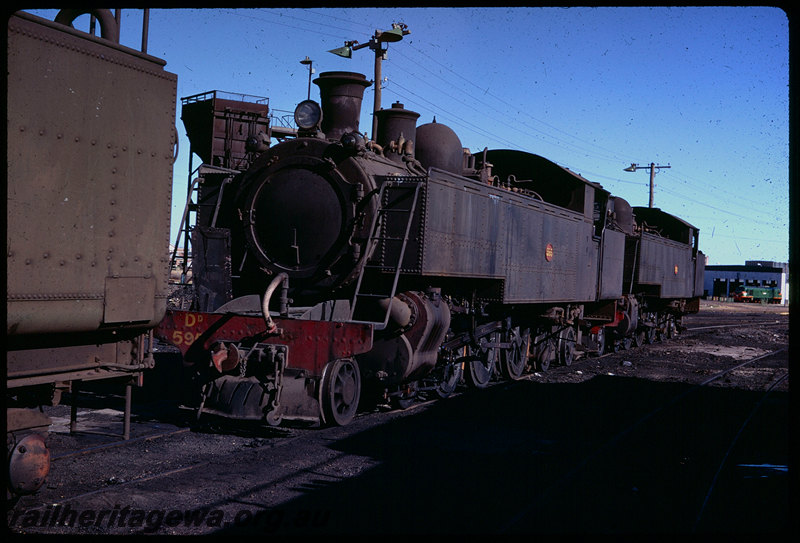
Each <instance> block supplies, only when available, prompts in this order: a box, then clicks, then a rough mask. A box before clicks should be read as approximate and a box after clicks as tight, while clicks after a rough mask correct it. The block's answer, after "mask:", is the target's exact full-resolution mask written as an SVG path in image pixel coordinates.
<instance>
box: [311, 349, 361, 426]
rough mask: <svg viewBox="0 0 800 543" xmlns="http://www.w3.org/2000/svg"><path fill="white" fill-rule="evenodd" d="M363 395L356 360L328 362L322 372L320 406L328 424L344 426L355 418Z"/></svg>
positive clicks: (324, 419)
mask: <svg viewBox="0 0 800 543" xmlns="http://www.w3.org/2000/svg"><path fill="white" fill-rule="evenodd" d="M360 397H361V373H360V372H359V370H358V364H357V363H356V361H355V360H350V359H347V358H345V359H340V360H334V361H333V362H328V364H326V366H325V369H324V370H323V372H322V384H321V386H320V400H319V403H320V408H321V409H322V417H323V421H324V422H325V423H326V424H338V425H339V426H344V425H346V424H348V423H349V422H350V421H352V420H353V417H355V414H356V410H357V409H358V400H359V398H360Z"/></svg>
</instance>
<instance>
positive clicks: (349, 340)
mask: <svg viewBox="0 0 800 543" xmlns="http://www.w3.org/2000/svg"><path fill="white" fill-rule="evenodd" d="M315 83H316V84H317V85H318V87H319V89H320V96H321V100H320V102H321V103H320V104H317V103H316V102H315V101H312V100H306V101H303V102H301V103H300V104H299V105H298V107H297V109H296V111H295V121H296V124H297V127H298V128H297V131H296V133H291V134H283V135H282V136H283V137H282V138H281V139H282V141H281V142H280V143H278V144H277V145H274V146H269V141H270V133H269V130H270V129H269V126H268V125H266V124H265V123H263V122H259V115H254V114H253V111H252V110H249V108H250V106H249V105H248V104H246V103H241V104H239V106H240V107H239V110H240V111H241V115H240V116H239V118H236V119H233V118H230V119H229V120H231V121H232V123H231V127H232V128H234V130H231V131H230V133H231V134H233V133H235V134H237V136H236V137H227V138H225V142H226V143H224V144H223V145H222V147H221V148H220V151H219V152H218V153H215V152H213V148H214V146H215V145H216V144H209V141H211V140H213V139H214V137H215V136H214V135H213V130H209V129H208V127H207V126H204V125H203V123H199V124H198V123H197V120H198V117H197V116H196V115H195V114H196V113H198V112H200V113H199V114H200V116H201V117H202V115H208V111H210V110H214V109H215V108H217V106H215V105H214V103H213V100H216V97H213V99H209V100H211V101H209V100H200V101H197V100H195V101H193V102H192V103H186V104H184V110H183V114H182V118H183V120H184V124H185V125H186V127H187V131H188V135H189V138H190V141H192V145H193V147H195V146H196V147H197V148H198V149H200V148H202V149H203V151H202V152H201V157H202V158H203V160H204V162H207V164H204V165H203V166H201V167H200V168H199V169H198V172H199V175H198V178H197V179H196V180H195V183H196V187H197V194H198V196H197V206H196V211H197V218H196V222H195V224H194V226H193V228H192V236H193V241H192V248H193V255H192V256H193V266H194V268H193V282H194V287H195V291H196V294H197V297H196V300H195V306H194V310H192V311H176V312H170V313H169V314H168V316H167V318H166V319H165V320H164V322H162V324H161V325H160V326H159V328H158V330H157V334H158V335H159V337H161V338H163V339H167V340H170V341H172V342H173V343H175V344H176V345H177V346H178V347H179V348H181V351H182V352H183V354H184V357H185V360H186V361H187V363H188V364H190V365H192V366H193V368H194V378H195V380H196V383H197V384H198V387H199V391H200V393H199V396H198V398H199V402H200V404H199V408H200V409H201V411H205V412H210V413H216V414H218V415H223V416H226V417H232V418H238V419H256V420H266V421H267V422H269V423H270V424H277V423H279V422H280V421H281V420H283V419H284V418H301V419H303V418H308V419H317V418H321V419H322V421H323V422H328V423H336V424H346V423H348V422H349V421H350V420H351V419H352V417H353V416H354V414H355V412H356V409H357V407H358V404H359V399H360V398H361V397H362V396H365V397H366V396H367V395H369V396H371V397H373V398H374V397H383V398H388V399H389V400H392V401H393V402H395V403H396V404H397V405H400V406H405V405H408V404H409V403H410V402H412V401H414V399H415V398H416V397H417V395H418V394H419V393H420V392H423V391H425V392H428V393H435V394H438V395H439V396H441V397H446V396H447V395H449V394H450V393H452V392H453V390H454V389H455V387H456V386H457V384H458V383H459V382H461V381H462V379H463V380H465V381H466V382H467V383H468V384H470V385H471V386H475V387H479V388H480V387H485V386H487V385H488V383H489V382H490V380H491V379H493V378H494V377H495V376H498V375H502V376H503V377H505V378H507V379H519V378H520V377H522V376H523V375H524V374H525V372H526V371H529V370H531V369H539V370H546V369H547V368H548V366H549V365H550V364H551V363H560V364H564V365H569V364H571V363H572V361H573V359H574V357H575V356H576V354H578V353H579V352H580V351H582V352H583V353H589V354H591V353H598V354H601V353H603V352H605V351H606V350H608V349H617V348H627V347H629V346H631V345H641V344H642V343H644V342H646V341H654V340H656V339H657V338H659V337H671V336H672V335H673V334H674V333H675V332H676V331H677V329H678V328H679V327H680V324H681V318H682V316H683V315H684V314H686V313H690V312H696V311H697V310H698V309H699V296H700V295H701V294H702V277H703V269H704V260H705V259H704V256H703V254H702V252H701V251H699V249H698V231H697V229H696V228H694V227H693V226H692V225H690V224H688V223H686V222H685V221H683V220H681V219H679V218H677V217H674V216H672V215H670V214H668V213H665V212H663V211H661V210H659V209H655V208H641V207H631V206H630V205H629V204H628V203H627V202H626V201H625V200H623V199H621V198H618V197H615V196H613V195H611V194H610V193H609V192H608V191H606V190H605V189H603V188H602V186H600V185H599V184H597V183H593V182H591V181H589V180H587V179H585V178H583V177H582V176H580V175H577V174H575V173H573V172H571V171H569V170H567V169H565V168H563V167H561V166H559V165H557V164H555V163H553V162H551V161H549V160H547V159H545V158H543V157H540V156H538V155H535V154H531V153H527V152H522V151H516V150H489V149H484V150H483V151H481V152H478V153H476V154H473V153H471V152H469V151H468V150H467V149H464V148H463V147H462V145H461V142H460V140H459V138H458V136H457V135H456V134H455V133H454V132H453V131H452V130H451V129H450V128H448V127H447V126H445V125H443V124H440V123H437V122H435V119H434V121H433V122H431V123H427V124H423V125H420V126H417V118H418V117H419V114H417V113H415V112H413V111H409V110H406V109H405V108H404V107H403V106H402V104H399V103H398V104H394V105H392V107H391V108H389V109H381V110H380V111H377V112H376V113H375V114H376V115H377V117H378V123H377V127H378V129H377V135H376V136H375V140H374V141H373V140H368V139H367V138H366V137H365V136H364V135H362V134H361V133H360V132H359V129H358V124H359V117H360V110H361V102H362V98H363V92H364V89H365V88H366V87H368V86H369V85H371V83H370V82H369V81H367V80H366V78H365V77H364V76H363V75H361V74H356V73H351V72H326V73H322V74H320V76H319V78H318V79H316V80H315ZM232 105H236V104H225V106H226V108H225V109H226V111H228V112H230V111H237V108H236V107H228V106H232ZM218 109H220V110H221V109H222V108H221V107H220V108H218ZM203 110H206V111H205V112H203ZM262 118H263V116H262ZM220 158H221V159H222V160H221V163H220V164H214V163H211V162H216V161H218V160H219V159H220ZM233 158H236V161H235V162H236V164H234V161H233ZM276 293H279V294H277V295H276ZM362 392H365V393H366V394H362Z"/></svg>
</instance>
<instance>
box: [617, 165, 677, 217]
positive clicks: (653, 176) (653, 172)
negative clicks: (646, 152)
mask: <svg viewBox="0 0 800 543" xmlns="http://www.w3.org/2000/svg"><path fill="white" fill-rule="evenodd" d="M669 167H670V166H669V165H667V166H656V163H655V162H651V163H650V166H637V165H636V164H634V163H632V164H631V165H630V166H629V167H627V168H625V169H624V170H622V171H625V172H635V171H636V170H644V169H645V168H650V206H649V207H653V186H654V181H655V179H656V170H657V169H659V168H669Z"/></svg>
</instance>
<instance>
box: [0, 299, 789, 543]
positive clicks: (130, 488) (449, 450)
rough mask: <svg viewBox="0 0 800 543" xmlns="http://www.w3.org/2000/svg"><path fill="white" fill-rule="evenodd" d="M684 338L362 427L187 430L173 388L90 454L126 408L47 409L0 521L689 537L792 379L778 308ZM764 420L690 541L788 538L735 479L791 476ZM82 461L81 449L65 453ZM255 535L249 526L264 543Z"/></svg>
mask: <svg viewBox="0 0 800 543" xmlns="http://www.w3.org/2000/svg"><path fill="white" fill-rule="evenodd" d="M684 324H685V325H686V326H687V330H685V331H684V332H683V333H681V334H680V335H679V336H678V337H676V338H674V339H671V340H665V341H662V342H657V343H653V344H650V345H644V346H643V347H641V348H638V349H631V350H625V351H619V352H616V353H612V354H606V355H604V356H602V357H586V358H579V359H576V360H575V361H574V362H573V363H572V364H571V365H570V366H552V365H551V367H550V369H549V370H548V371H547V372H544V373H533V374H530V375H528V376H526V377H525V379H524V380H522V381H521V382H516V383H513V384H509V383H502V382H501V383H497V385H496V386H491V387H489V389H487V390H484V391H478V392H477V393H475V394H472V393H470V392H469V391H461V392H463V393H459V394H456V395H454V397H452V398H450V399H447V400H444V401H434V402H425V403H422V404H418V405H416V406H414V407H412V408H410V409H408V410H405V411H392V412H377V413H365V414H363V415H362V416H359V417H357V418H356V420H355V421H353V423H352V424H351V425H349V426H347V427H343V428H339V427H334V428H322V429H316V428H309V429H304V428H293V427H286V428H284V427H281V428H274V429H267V430H263V429H262V430H259V431H258V432H255V433H251V432H248V431H244V429H239V430H238V431H236V430H232V429H230V428H228V429H226V430H225V431H213V430H211V429H209V428H205V429H202V430H198V429H190V428H189V427H188V426H187V425H186V421H185V420H182V419H181V417H177V418H176V417H175V416H174V415H175V413H173V412H171V411H169V410H164V409H163V407H164V405H163V401H162V402H157V401H154V398H156V397H157V396H159V395H160V396H162V400H163V399H164V398H166V397H167V396H168V395H169V394H168V391H167V390H165V389H159V390H161V393H160V394H159V393H157V391H156V392H154V391H153V390H149V391H147V390H137V392H136V393H135V394H134V417H133V419H134V425H133V428H132V437H133V438H134V440H133V441H132V442H131V443H130V444H128V445H126V446H119V447H111V448H101V447H99V446H100V445H102V444H104V443H108V442H109V441H111V440H113V439H115V438H111V437H108V436H101V435H95V434H92V433H88V432H87V430H91V429H93V427H94V426H95V425H96V426H97V429H101V428H103V427H107V428H108V429H113V430H114V431H117V432H118V431H119V415H120V412H119V411H118V410H117V409H116V407H117V404H118V403H119V401H118V399H115V400H114V402H116V403H113V404H112V403H108V399H105V397H104V396H102V395H97V396H94V397H93V396H90V395H88V394H87V396H86V397H84V398H83V400H84V405H82V407H81V410H80V414H79V420H82V423H81V429H82V432H81V433H79V434H76V435H74V436H73V435H71V434H69V431H68V416H69V406H68V405H62V406H58V407H55V408H51V409H50V410H49V413H50V415H51V416H52V417H54V427H53V431H52V433H51V436H50V439H49V445H50V446H51V447H52V452H53V454H54V455H56V456H62V458H61V459H59V460H57V461H54V464H53V468H52V470H51V473H50V476H49V477H48V481H47V483H46V484H45V485H44V486H43V487H42V489H41V490H40V491H39V492H38V493H37V494H36V495H34V496H26V497H24V498H23V499H22V500H20V502H19V503H18V504H17V506H16V507H15V508H14V509H12V510H9V511H7V517H8V527H9V529H10V531H11V532H13V533H16V534H68V535H77V534H93V535H97V534H105V535H111V534H123V533H124V534H133V533H146V534H152V533H159V534H168V533H172V534H180V535H194V534H199V533H216V534H218V535H222V534H225V533H227V532H226V530H227V529H232V528H231V527H228V522H227V521H228V520H230V519H233V518H238V516H240V515H241V514H243V513H242V512H244V513H248V512H250V513H252V514H254V515H255V514H256V513H258V514H265V513H270V514H276V515H277V514H280V515H284V517H283V518H284V520H286V519H287V518H290V517H289V516H290V515H295V514H298V515H299V514H300V513H305V512H309V511H311V512H324V513H325V514H326V515H328V516H326V517H325V520H326V522H327V524H326V525H325V526H324V527H320V528H319V529H316V528H315V529H314V530H311V529H308V530H307V531H309V532H311V533H315V534H317V535H322V534H326V533H337V532H344V533H347V532H353V531H355V532H357V533H393V532H398V533H399V532H403V533H405V532H407V531H409V530H411V531H413V532H414V533H429V534H430V533H438V532H443V533H472V534H476V533H482V532H486V533H489V532H492V533H494V531H495V530H496V529H498V527H502V526H505V525H506V524H507V523H509V522H512V521H513V523H512V524H508V526H509V528H508V529H509V532H510V533H513V532H520V533H532V532H536V533H541V532H547V533H553V532H555V533H598V532H600V533H614V532H626V533H650V532H660V533H665V532H667V533H676V532H677V533H682V532H686V531H689V530H691V528H692V526H693V523H694V522H695V520H694V519H695V516H696V515H697V511H698V510H700V505H699V503H700V501H699V500H700V499H701V498H702V497H703V496H704V495H706V492H707V491H708V490H707V485H708V481H710V480H711V476H713V475H714V473H715V470H716V469H717V467H718V462H719V454H721V452H722V453H724V452H725V448H726V447H728V446H729V440H730V435H732V432H735V431H736V430H737V428H738V425H740V424H741V419H740V418H737V417H739V416H740V415H736V416H733V415H732V413H733V412H734V411H736V410H737V409H739V408H740V407H741V409H744V407H746V406H745V403H746V402H745V401H744V400H748V401H750V398H751V397H754V396H759V393H757V392H753V391H763V390H766V389H769V388H770V387H773V385H774V390H776V391H779V392H787V391H788V387H789V381H788V379H783V380H781V378H782V377H783V376H785V375H786V373H787V369H788V360H789V355H788V352H787V350H786V349H788V346H789V315H788V308H786V307H783V306H760V305H751V304H746V305H745V304H734V303H723V302H710V301H708V302H706V301H704V302H703V303H702V305H701V310H700V313H698V314H696V315H692V316H689V317H687V318H686V319H685V321H684ZM731 325H733V326H731ZM781 349H783V351H781V352H779V353H777V354H772V355H768V356H764V358H763V359H761V360H759V361H757V362H756V363H754V364H750V365H747V366H743V367H741V368H738V369H734V368H735V367H736V366H737V365H739V364H741V363H742V362H743V361H744V360H749V359H752V358H753V357H756V356H761V355H767V354H768V353H770V352H772V351H779V350H781ZM726 370H727V371H728V373H726V374H725V376H724V377H723V378H722V379H718V380H716V381H714V384H713V386H714V387H716V388H714V389H713V390H708V391H706V394H698V395H695V396H693V400H692V401H695V402H698V403H697V404H696V405H695V404H690V406H689V407H686V409H687V411H688V412H691V413H693V414H694V413H704V414H707V416H704V417H696V416H692V417H688V418H686V417H684V416H683V415H682V413H683V411H680V410H678V411H677V412H676V413H674V420H673V419H670V418H653V419H652V420H650V419H647V420H648V422H649V424H648V425H647V426H646V427H637V432H635V433H634V432H630V433H628V432H627V430H625V431H624V432H623V430H624V429H625V428H627V427H628V426H627V425H629V424H630V422H631V421H632V420H637V418H640V417H643V414H646V413H650V412H652V410H653V406H654V405H656V404H658V402H659V401H661V400H663V399H664V398H667V397H670V396H671V395H673V394H674V393H675V392H677V391H680V390H688V389H690V388H692V387H691V386H689V387H687V386H685V385H687V384H688V385H694V384H697V383H701V382H703V381H705V380H707V379H709V377H711V376H714V375H717V374H718V373H720V372H722V371H726ZM615 377H630V378H631V379H617V378H615ZM166 381H167V382H168V381H169V380H166ZM548 383H556V384H559V385H573V384H577V383H580V385H579V386H559V385H557V386H548V385H547V384H548ZM173 386H174V382H173ZM173 393H174V391H173ZM778 396H780V397H782V398H785V397H786V396H787V395H786V394H780V395H778ZM104 399H105V401H106V402H107V403H105V404H104V403H103V402H102V401H101V400H104ZM89 400H92V402H91V403H85V402H87V401H89ZM145 400H150V401H145ZM775 405H778V404H775ZM158 406H160V408H159V409H155V407H158ZM111 407H114V408H113V409H112V408H111ZM774 408H775V406H774V405H773V404H772V403H770V404H768V405H765V408H764V409H765V410H767V411H765V416H766V417H767V421H766V422H764V421H761V422H758V421H756V420H753V421H752V422H751V424H749V425H748V428H750V429H753V430H754V431H755V430H761V429H766V430H767V433H766V434H761V433H758V432H756V433H754V434H753V437H752V439H746V436H742V438H741V440H740V442H741V444H744V443H745V442H746V443H753V444H754V445H753V450H754V451H756V452H752V451H751V450H750V449H747V448H745V449H746V453H747V454H746V455H743V456H742V457H741V458H738V457H737V458H736V459H734V458H731V459H730V460H729V462H728V463H727V464H728V465H731V466H733V468H732V470H733V476H734V477H733V478H732V479H731V478H725V477H720V479H719V483H718V490H717V491H715V492H714V493H713V496H712V500H711V501H710V503H709V507H708V509H706V510H705V513H704V516H703V519H704V523H705V524H703V525H702V526H701V528H700V531H701V532H704V531H710V532H725V533H742V532H746V533H761V532H773V531H774V530H778V531H780V530H782V527H783V526H784V523H785V522H786V518H788V498H787V497H786V496H787V494H788V491H787V490H786V489H785V488H784V485H785V484H786V483H785V480H786V477H785V475H784V474H783V472H775V473H772V474H771V475H770V476H769V477H766V476H763V475H761V476H759V477H758V478H754V477H749V475H748V476H747V477H745V478H742V476H740V475H739V471H742V470H745V469H746V468H744V467H742V466H751V465H755V464H758V466H761V468H759V469H762V468H763V469H766V468H764V467H763V466H765V465H767V462H768V466H778V467H782V466H785V465H787V461H786V460H785V459H784V458H783V455H784V453H785V451H784V449H785V446H786V444H785V438H784V434H783V433H781V432H776V425H777V428H783V426H782V425H783V424H784V422H783V420H784V418H786V414H785V413H783V412H778V413H777V415H776V413H775V412H773V411H768V410H769V409H774ZM154 409H155V410H154ZM665 413H666V412H665ZM718 413H723V414H724V415H725V416H722V415H720V414H718ZM712 415H713V416H712ZM778 415H780V417H784V418H780V417H778ZM667 416H668V415H666V414H665V415H664V417H667ZM742 416H743V415H742ZM706 419H708V420H706ZM729 419H730V420H729ZM642 420H645V419H642ZM708 421H711V422H713V424H711V425H710V427H712V428H717V427H723V429H726V428H727V427H726V425H728V426H730V425H733V426H732V427H731V428H727V430H729V432H728V433H725V434H724V435H723V433H719V435H718V433H716V432H711V433H708V427H707V426H703V424H704V423H705V422H708ZM776 421H779V422H776ZM640 431H641V432H640ZM621 432H623V433H621ZM161 433H163V434H164V435H163V437H157V438H152V439H151V438H149V437H147V436H148V435H158V434H161ZM640 434H641V435H640ZM620 436H624V439H623V438H622V437H620ZM765 436H766V437H765ZM116 439H118V438H116ZM609 443H611V444H615V445H614V446H613V447H611V446H609V445H608V444H609ZM617 444H618V445H617ZM93 447H97V450H92V449H93ZM742 448H743V447H739V448H737V450H741V449H742ZM77 449H82V452H81V453H79V454H74V455H73V454H70V453H71V451H74V450H77ZM592 451H595V452H594V453H592ZM720 451H721V452H720ZM776 451H777V452H776ZM734 452H736V451H734ZM589 453H592V454H591V455H590V454H589ZM756 453H757V454H756ZM587 455H588V456H587ZM410 459H413V460H411V463H410V462H409V460H410ZM765 459H766V460H765ZM756 460H757V462H756ZM411 464H413V465H414V468H413V470H411V469H410V467H409V466H410V465H411ZM747 469H751V470H753V469H756V468H747ZM736 470H738V471H736ZM773 471H774V470H773ZM726 473H727V472H726ZM748 473H749V472H748ZM465 474H469V475H468V476H465ZM723 475H724V474H723ZM731 481H732V482H731ZM726 483H727V484H730V485H732V486H724V484H726ZM754 485H757V486H754ZM599 495H602V496H603V499H602V500H597V499H596V498H597V496H599ZM344 496H346V497H347V500H349V501H347V500H343V497H344ZM487 496H492V499H490V500H487V499H486V497H487ZM717 500H723V501H722V502H719V501H717ZM55 504H62V505H60V506H58V507H61V508H62V509H64V508H66V507H67V505H69V507H71V509H72V510H73V511H81V512H84V511H89V512H98V511H104V510H109V511H111V512H114V511H118V512H120V514H121V512H122V511H127V510H128V509H131V510H133V509H135V510H137V511H138V510H143V511H148V512H150V513H159V512H164V511H172V510H173V509H175V510H184V509H185V510H187V511H189V510H192V511H194V510H201V509H202V508H210V509H213V510H214V511H220V512H221V514H223V513H224V515H225V519H226V523H225V526H226V527H228V528H223V529H221V530H220V529H218V528H214V529H212V528H208V527H205V526H192V527H189V526H183V525H181V526H172V525H170V524H169V523H168V522H167V521H166V520H164V522H161V520H160V518H159V525H158V527H155V526H149V525H147V524H144V525H143V524H141V523H139V524H138V525H137V526H136V527H134V526H132V525H131V524H130V523H128V524H125V525H123V523H122V522H121V521H119V522H116V523H113V525H110V524H109V523H108V522H105V523H102V522H99V519H97V522H94V523H89V524H88V525H86V526H83V525H81V524H80V523H76V524H75V525H59V524H57V523H53V522H45V520H44V519H45V517H44V516H43V515H50V514H51V512H52V511H55V510H56V509H55V508H56V507H57V505H55ZM444 504H449V505H448V506H447V507H445V505H444ZM476 504H480V507H478V506H477V505H476ZM528 504H530V507H528ZM664 504H668V505H669V507H666V506H665V505H664ZM59 511H61V509H59ZM389 511H391V515H388V513H387V512H389ZM578 511H580V512H579V513H578ZM54 514H55V513H53V515H54ZM351 516H352V517H353V518H351ZM148 518H149V517H148ZM291 518H294V517H291ZM298 518H299V517H298ZM407 519H414V523H413V524H408V522H407ZM306 520H307V519H306ZM231 526H232V527H235V523H234V524H233V525H231ZM270 528H273V527H270ZM306 528H308V526H306ZM283 529H284V530H286V528H285V527H284V528H283ZM315 530H316V531H315ZM263 532H264V527H262V526H259V527H258V531H257V533H258V534H260V535H264V534H263ZM232 533H233V532H232ZM292 533H294V532H292ZM251 535H252V534H251Z"/></svg>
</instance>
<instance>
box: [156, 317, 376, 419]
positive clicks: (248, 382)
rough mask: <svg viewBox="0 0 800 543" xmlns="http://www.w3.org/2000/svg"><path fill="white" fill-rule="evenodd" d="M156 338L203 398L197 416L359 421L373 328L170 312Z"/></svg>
mask: <svg viewBox="0 0 800 543" xmlns="http://www.w3.org/2000/svg"><path fill="white" fill-rule="evenodd" d="M155 335H156V336H157V337H158V338H159V339H161V340H163V341H167V342H169V343H172V344H173V345H175V346H176V347H177V348H178V349H180V351H181V354H182V355H183V360H184V365H185V366H187V367H189V368H191V370H192V373H193V375H192V379H193V381H194V383H195V384H196V385H197V387H198V388H199V391H200V404H199V407H198V417H199V416H200V415H201V414H202V413H210V414H216V415H219V416H222V417H226V418H231V419H238V420H264V421H266V422H267V423H268V424H270V425H272V426H275V425H278V424H280V423H281V421H282V420H284V419H287V420H319V421H320V422H321V423H322V424H331V425H333V424H337V425H345V424H347V423H349V422H350V421H351V420H352V419H353V417H354V416H355V413H356V410H357V408H358V401H359V398H360V395H361V375H360V371H359V368H358V364H357V362H356V360H355V356H356V355H358V354H362V353H364V352H367V351H368V350H370V348H371V347H372V326H371V325H369V324H355V323H344V322H330V321H315V320H297V319H281V318H276V319H274V320H273V319H272V318H268V319H265V318H263V317H251V316H242V315H236V314H231V313H203V312H194V311H168V312H167V315H166V317H165V318H164V320H163V321H162V322H161V324H159V326H158V327H157V328H156V330H155Z"/></svg>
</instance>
